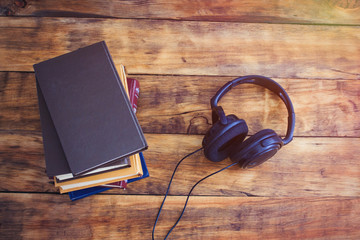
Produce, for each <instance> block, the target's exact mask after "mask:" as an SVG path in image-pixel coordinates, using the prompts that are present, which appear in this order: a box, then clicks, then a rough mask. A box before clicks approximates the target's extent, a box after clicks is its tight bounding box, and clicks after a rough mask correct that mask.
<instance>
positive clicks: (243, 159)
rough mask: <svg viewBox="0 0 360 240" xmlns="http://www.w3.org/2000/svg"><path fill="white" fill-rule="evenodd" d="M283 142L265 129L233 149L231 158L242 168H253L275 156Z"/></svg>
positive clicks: (272, 131) (270, 130)
mask: <svg viewBox="0 0 360 240" xmlns="http://www.w3.org/2000/svg"><path fill="white" fill-rule="evenodd" d="M282 146H283V141H282V140H281V138H280V137H279V136H278V135H277V134H276V133H275V131H274V130H272V129H264V130H261V131H260V132H257V133H256V134H255V135H253V136H251V137H249V138H248V139H246V140H245V141H244V142H243V143H242V144H241V145H239V146H238V147H234V148H232V151H231V153H230V158H231V160H232V161H234V162H239V164H240V166H241V167H242V168H253V167H255V166H258V165H260V164H262V163H263V162H265V161H266V160H268V159H270V158H271V157H272V156H274V155H275V154H276V153H277V151H278V150H279V149H280V148H281V147H282Z"/></svg>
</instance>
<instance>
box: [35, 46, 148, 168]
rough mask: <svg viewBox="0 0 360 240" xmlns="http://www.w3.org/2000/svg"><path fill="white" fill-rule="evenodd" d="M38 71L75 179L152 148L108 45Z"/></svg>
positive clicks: (82, 50)
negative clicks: (79, 175)
mask: <svg viewBox="0 0 360 240" xmlns="http://www.w3.org/2000/svg"><path fill="white" fill-rule="evenodd" d="M34 69H35V75H36V78H37V82H38V88H39V92H41V94H42V97H43V100H44V103H45V105H46V108H47V110H48V113H49V117H50V118H51V120H52V123H53V126H54V131H55V132H56V134H57V136H58V138H59V140H60V141H59V143H60V145H61V147H62V149H63V153H64V155H65V157H66V160H67V163H68V165H69V167H70V169H71V172H72V173H73V174H74V175H78V174H81V173H84V172H86V171H89V170H92V169H94V168H97V167H100V166H103V165H105V164H109V163H111V162H113V161H115V160H118V159H120V158H124V157H127V156H130V155H133V154H135V153H138V152H140V151H143V150H145V149H146V148H147V143H146V140H145V137H144V134H143V132H142V130H141V128H140V125H139V123H138V121H137V119H136V116H135V114H134V113H133V111H132V109H131V104H130V102H129V99H128V97H127V95H126V92H125V89H124V87H123V86H122V84H121V81H120V78H119V75H118V73H117V72H116V69H115V66H114V63H113V61H112V59H111V56H110V54H109V51H108V49H107V47H106V44H105V42H99V43H96V44H93V45H91V46H88V47H84V48H80V49H78V50H76V51H74V52H71V53H68V54H65V55H62V56H59V57H56V58H53V59H50V60H47V61H44V62H41V63H38V64H35V65H34ZM40 97H41V96H39V99H40ZM39 103H40V101H39ZM53 134H54V133H53ZM44 141H46V138H45V137H44ZM45 144H46V143H45V142H44V145H45ZM56 151H58V149H57V150H56ZM45 157H46V156H45Z"/></svg>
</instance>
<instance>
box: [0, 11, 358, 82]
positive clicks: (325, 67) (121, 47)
mask: <svg viewBox="0 0 360 240" xmlns="http://www.w3.org/2000/svg"><path fill="white" fill-rule="evenodd" d="M0 28H1V31H2V34H1V35H0V43H1V45H0V54H1V56H2V57H1V58H0V71H33V68H32V65H33V64H34V63H37V62H40V61H42V60H45V59H49V58H52V57H55V56H58V55H60V54H63V53H66V52H69V51H72V50H75V49H77V48H79V47H83V46H86V45H89V44H91V43H95V42H97V41H100V40H106V41H107V43H108V46H109V49H110V52H111V54H112V56H113V58H114V61H115V63H116V64H120V63H123V64H124V65H126V66H127V69H128V72H129V73H130V74H142V73H143V74H171V75H173V74H182V75H227V76H238V75H246V74H260V75H265V76H269V77H282V78H325V79H339V78H340V79H359V65H358V62H360V45H359V44H358V43H359V40H360V31H359V27H358V26H324V25H316V26H314V25H312V26H310V25H294V24H289V25H287V24H245V23H224V22H183V21H159V20H133V19H95V18H91V19H88V18H22V17H20V18H3V19H2V21H1V22H0Z"/></svg>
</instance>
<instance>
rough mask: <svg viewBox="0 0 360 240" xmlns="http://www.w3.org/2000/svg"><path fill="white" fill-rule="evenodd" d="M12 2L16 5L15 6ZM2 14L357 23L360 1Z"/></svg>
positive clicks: (109, 4) (98, 6)
mask: <svg viewBox="0 0 360 240" xmlns="http://www.w3.org/2000/svg"><path fill="white" fill-rule="evenodd" d="M14 2H15V3H14ZM0 6H1V8H2V11H1V12H0V13H1V15H8V16H9V15H16V16H37V17H49V16H53V17H54V16H58V17H71V16H73V17H89V16H91V17H117V18H154V19H181V20H202V21H236V22H265V23H268V22H271V23H322V24H360V17H359V16H360V3H359V1H344V0H341V1H339V0H328V1H314V0H302V1H301V2H299V1H295V0H290V1H276V0H269V1H251V0H245V1H223V0H217V1H206V2H203V1H191V0H173V1H168V0H167V1H164V0H151V1H131V0H126V1H106V2H104V1H100V0H98V1H94V0H92V1H89V0H87V1H81V2H74V1H70V0H67V1H55V2H54V1H51V0H46V1H31V0H28V1H26V2H25V1H21V0H20V1H19V0H17V1H13V0H5V1H4V0H3V1H1V4H0Z"/></svg>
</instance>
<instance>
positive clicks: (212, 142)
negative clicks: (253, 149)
mask: <svg viewBox="0 0 360 240" xmlns="http://www.w3.org/2000/svg"><path fill="white" fill-rule="evenodd" d="M227 120H228V123H227V124H225V125H223V124H221V122H220V121H218V122H216V123H215V124H214V125H213V126H212V127H211V129H210V130H209V131H208V132H207V133H206V135H205V137H204V140H203V147H204V154H205V156H206V157H207V158H208V159H209V160H211V161H213V162H219V161H222V160H224V159H225V158H227V157H228V156H229V154H230V152H231V148H232V147H233V146H234V145H238V144H236V143H238V142H242V141H243V140H244V139H245V137H246V135H247V133H248V127H247V125H246V122H245V121H244V120H242V119H238V118H237V117H236V116H235V115H229V116H227Z"/></svg>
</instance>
